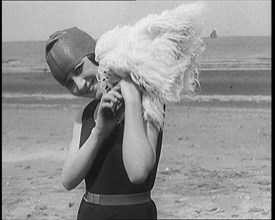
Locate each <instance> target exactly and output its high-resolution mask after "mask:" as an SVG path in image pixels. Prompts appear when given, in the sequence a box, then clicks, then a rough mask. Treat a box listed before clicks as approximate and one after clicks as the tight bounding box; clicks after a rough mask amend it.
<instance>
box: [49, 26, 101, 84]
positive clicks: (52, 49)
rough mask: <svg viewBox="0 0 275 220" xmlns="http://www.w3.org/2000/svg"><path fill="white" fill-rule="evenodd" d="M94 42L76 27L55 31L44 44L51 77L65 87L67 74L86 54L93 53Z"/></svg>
mask: <svg viewBox="0 0 275 220" xmlns="http://www.w3.org/2000/svg"><path fill="white" fill-rule="evenodd" d="M95 45H96V41H95V40H94V39H93V38H92V37H91V36H90V35H89V34H87V33H86V32H84V31H82V30H80V29H78V28H77V27H73V28H69V29H65V30H62V31H57V32H55V33H54V34H52V35H51V36H50V37H49V40H48V41H47V43H46V61H47V63H48V65H49V67H50V70H51V73H52V75H53V77H54V78H55V79H56V80H57V81H58V82H59V83H60V84H61V85H63V86H65V83H66V80H67V77H68V74H69V73H70V72H72V71H73V70H74V67H75V66H76V65H77V64H78V63H79V62H80V61H81V60H82V59H83V58H84V57H85V56H87V55H88V54H91V53H94V52H95Z"/></svg>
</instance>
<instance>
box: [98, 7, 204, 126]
mask: <svg viewBox="0 0 275 220" xmlns="http://www.w3.org/2000/svg"><path fill="white" fill-rule="evenodd" d="M202 11H203V4H202V3H201V2H196V3H192V4H183V5H180V6H179V7H177V8H175V9H173V10H170V11H164V12H162V13H161V14H150V15H148V16H146V17H145V18H142V19H140V20H139V21H138V22H137V23H135V24H133V25H125V26H118V27H115V28H114V29H112V30H110V31H108V32H106V33H105V34H103V35H102V36H101V37H100V39H99V40H98V41H97V44H96V48H95V55H96V61H97V62H98V63H99V77H98V78H99V83H100V84H101V85H102V89H103V90H105V89H106V86H107V87H109V88H110V87H113V86H114V85H116V84H117V83H118V82H119V81H120V80H121V78H124V77H127V76H130V77H131V79H132V80H133V82H134V83H136V84H137V85H138V86H139V88H140V90H141V92H142V108H143V117H144V119H145V120H148V121H150V122H152V123H153V124H154V125H155V126H156V127H157V128H158V129H161V128H162V126H163V123H162V121H163V120H162V119H163V114H164V112H163V105H164V104H166V103H175V102H179V101H181V99H182V98H183V95H184V94H190V93H193V92H194V88H195V86H196V84H197V83H198V69H197V64H198V63H197V61H198V57H199V55H200V54H201V53H202V52H203V50H204V48H205V44H204V43H203V41H202V39H201V38H200V33H201V25H200V22H199V21H200V17H201V14H202ZM105 92H106V91H105Z"/></svg>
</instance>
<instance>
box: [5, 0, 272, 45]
mask: <svg viewBox="0 0 275 220" xmlns="http://www.w3.org/2000/svg"><path fill="white" fill-rule="evenodd" d="M185 2H188V3H189V2H192V1H185ZM204 2H205V7H206V13H205V14H204V17H203V32H202V35H203V36H209V35H210V33H211V32H212V30H213V29H215V30H217V34H218V36H271V0H248V1H247V0H238V1H229V0H219V1H218V0H216V1H209V0H207V1H204ZM182 3H183V1H128V2H126V1H124V2H123V1H112V2H111V1H110V2H108V1H101V2H97V1H2V41H36V40H37V41H44V40H47V39H48V37H49V35H51V34H52V33H54V32H55V31H57V30H62V29H66V28H69V27H74V26H77V27H78V28H80V29H82V30H84V31H86V32H88V33H89V34H91V35H92V36H93V37H94V38H99V37H100V36H101V35H102V34H103V33H105V32H106V31H108V30H110V29H112V28H113V27H115V26H116V25H123V24H133V23H134V22H136V21H138V20H139V19H140V18H142V17H144V16H146V15H148V14H150V13H161V12H162V11H164V10H169V9H173V8H175V7H177V6H179V5H180V4H182Z"/></svg>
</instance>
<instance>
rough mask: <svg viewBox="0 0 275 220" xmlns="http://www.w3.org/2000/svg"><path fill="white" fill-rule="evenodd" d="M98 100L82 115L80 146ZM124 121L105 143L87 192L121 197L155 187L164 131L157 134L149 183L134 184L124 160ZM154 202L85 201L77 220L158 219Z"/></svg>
mask: <svg viewBox="0 0 275 220" xmlns="http://www.w3.org/2000/svg"><path fill="white" fill-rule="evenodd" d="M98 103H99V100H93V101H92V102H90V103H89V104H88V105H87V106H86V108H85V109H84V112H83V115H82V129H81V138H80V145H79V147H81V146H82V145H83V144H84V143H85V141H86V140H87V139H88V137H89V135H90V133H91V131H92V129H93V127H94V126H95V121H94V118H93V115H94V111H95V109H96V106H97V104H98ZM123 129H124V121H122V122H121V123H119V124H118V125H116V127H115V128H114V129H113V131H112V132H111V134H110V135H109V137H108V138H107V139H106V140H105V141H104V142H103V145H102V146H101V147H100V150H99V152H98V154H97V156H96V159H95V161H94V163H93V165H92V167H91V169H90V171H89V173H88V174H87V176H86V178H85V183H86V191H88V192H91V193H95V194H104V195H122V194H136V193H142V192H148V191H150V190H151V189H152V188H153V185H154V182H155V178H156V172H157V166H158V162H159V157H160V152H161V145H162V131H161V132H160V133H159V135H158V141H157V149H156V155H157V158H156V164H155V166H154V168H153V169H152V171H151V172H150V174H149V175H148V178H147V180H146V181H145V182H144V183H142V184H133V183H131V181H130V180H129V178H128V175H127V173H126V170H125V167H124V164H123V159H122V144H121V143H122V140H123ZM156 218H157V211H156V206H155V204H154V202H153V201H152V200H151V201H150V202H147V203H143V204H137V205H126V206H125V205H124V206H120V205H116V206H107V205H97V204H92V203H88V202H86V201H85V200H84V199H82V202H81V204H80V208H79V212H78V216H77V219H156Z"/></svg>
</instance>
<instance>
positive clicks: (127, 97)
mask: <svg viewBox="0 0 275 220" xmlns="http://www.w3.org/2000/svg"><path fill="white" fill-rule="evenodd" d="M119 84H120V88H121V94H122V96H123V98H124V101H125V103H128V102H135V103H136V102H138V103H139V102H141V92H140V89H139V88H138V86H137V85H136V84H135V83H134V82H133V81H132V80H131V79H130V78H129V77H128V78H126V79H122V80H121V81H120V83H119Z"/></svg>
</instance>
